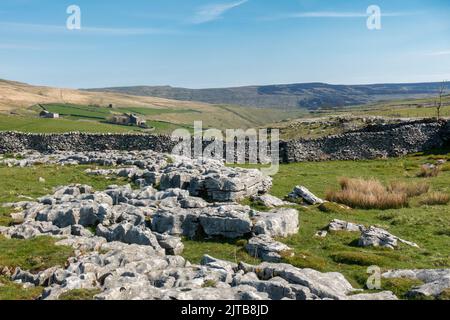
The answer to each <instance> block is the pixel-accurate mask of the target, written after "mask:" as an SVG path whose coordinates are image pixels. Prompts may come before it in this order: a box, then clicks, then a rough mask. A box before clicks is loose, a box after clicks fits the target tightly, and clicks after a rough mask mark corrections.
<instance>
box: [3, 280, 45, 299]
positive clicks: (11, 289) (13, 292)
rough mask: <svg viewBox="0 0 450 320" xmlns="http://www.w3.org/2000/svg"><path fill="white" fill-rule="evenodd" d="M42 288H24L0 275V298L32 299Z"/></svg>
mask: <svg viewBox="0 0 450 320" xmlns="http://www.w3.org/2000/svg"><path fill="white" fill-rule="evenodd" d="M43 290H44V288H42V287H34V288H28V289H24V288H23V287H22V285H21V284H17V283H14V282H12V281H11V280H9V279H7V278H6V277H3V276H0V300H34V299H37V298H38V297H39V296H40V295H41V293H42V291H43Z"/></svg>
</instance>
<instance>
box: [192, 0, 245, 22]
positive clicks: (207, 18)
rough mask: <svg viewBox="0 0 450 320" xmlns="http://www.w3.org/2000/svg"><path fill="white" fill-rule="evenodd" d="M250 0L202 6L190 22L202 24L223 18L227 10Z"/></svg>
mask: <svg viewBox="0 0 450 320" xmlns="http://www.w3.org/2000/svg"><path fill="white" fill-rule="evenodd" d="M248 1H249V0H241V1H238V2H231V3H220V4H212V5H208V6H204V7H201V8H200V9H199V10H198V11H197V12H196V14H195V16H194V17H193V18H192V19H191V21H190V22H191V23H194V24H202V23H206V22H211V21H214V20H217V19H221V18H222V16H223V15H224V14H225V13H226V12H227V11H230V10H232V9H234V8H237V7H239V6H241V5H243V4H244V3H246V2H248Z"/></svg>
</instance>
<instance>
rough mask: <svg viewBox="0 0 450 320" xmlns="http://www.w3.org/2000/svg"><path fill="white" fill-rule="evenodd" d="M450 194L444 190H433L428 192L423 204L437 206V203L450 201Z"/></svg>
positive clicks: (421, 201)
mask: <svg viewBox="0 0 450 320" xmlns="http://www.w3.org/2000/svg"><path fill="white" fill-rule="evenodd" d="M449 201H450V196H449V195H448V194H447V193H443V192H431V193H428V194H426V195H425V196H424V197H423V198H422V199H421V200H420V204H421V205H428V206H435V205H445V204H447V203H449Z"/></svg>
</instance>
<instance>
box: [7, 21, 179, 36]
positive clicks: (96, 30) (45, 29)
mask: <svg viewBox="0 0 450 320" xmlns="http://www.w3.org/2000/svg"><path fill="white" fill-rule="evenodd" d="M2 28H5V29H6V30H8V32H14V31H17V32H26V33H30V32H33V33H65V32H67V33H78V34H82V35H83V34H84V35H99V36H132V35H151V34H170V33H174V31H171V30H165V29H158V28H102V27H83V26H81V30H68V29H67V28H66V27H65V25H60V26H59V25H48V24H28V23H14V22H0V30H1V29H2Z"/></svg>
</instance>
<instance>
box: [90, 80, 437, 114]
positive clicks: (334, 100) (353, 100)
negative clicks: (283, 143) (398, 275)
mask: <svg viewBox="0 0 450 320" xmlns="http://www.w3.org/2000/svg"><path fill="white" fill-rule="evenodd" d="M440 85H441V83H414V84H374V85H330V84H325V83H303V84H285V85H268V86H248V87H235V88H216V89H186V88H174V87H170V86H160V87H151V86H135V87H115V88H99V89H85V90H86V91H96V92H116V93H124V94H132V95H137V96H152V97H160V98H166V99H175V100H184V101H201V102H206V103H215V104H232V105H239V106H251V107H259V108H305V109H313V110H314V109H318V108H321V107H341V106H350V105H360V104H366V103H373V102H377V101H381V100H393V99H403V98H421V97H427V96H430V95H434V94H436V93H437V90H438V88H439V86H440Z"/></svg>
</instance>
